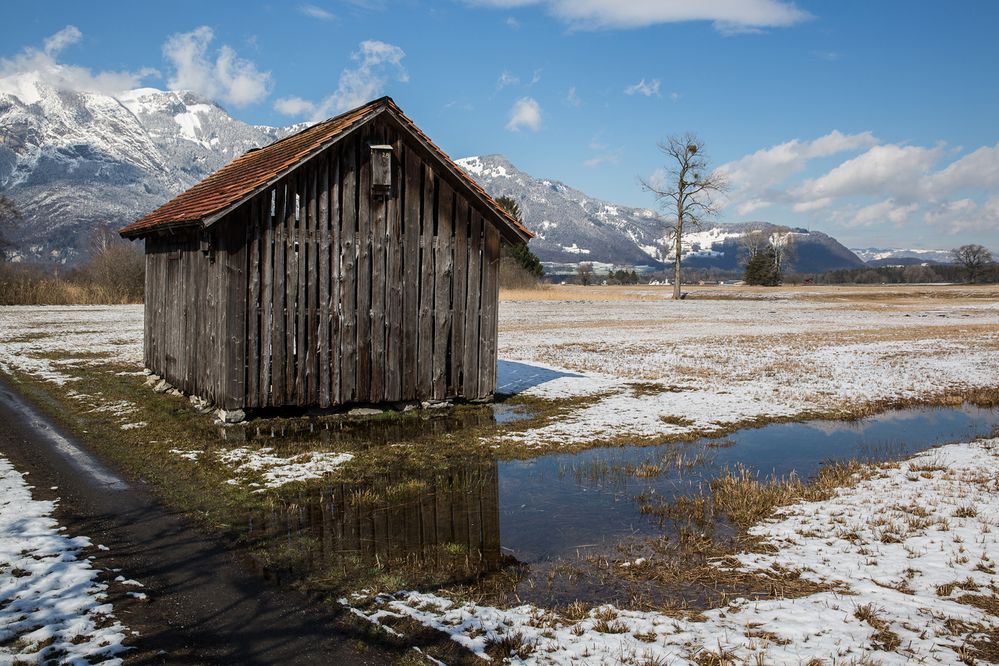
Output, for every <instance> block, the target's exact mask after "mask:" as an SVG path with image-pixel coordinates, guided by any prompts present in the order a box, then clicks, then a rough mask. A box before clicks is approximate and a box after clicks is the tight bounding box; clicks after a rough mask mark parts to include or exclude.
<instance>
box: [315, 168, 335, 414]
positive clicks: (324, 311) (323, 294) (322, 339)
mask: <svg viewBox="0 0 999 666" xmlns="http://www.w3.org/2000/svg"><path fill="white" fill-rule="evenodd" d="M318 183H319V184H318V187H319V220H318V223H317V225H316V227H317V230H318V232H319V265H318V275H316V276H315V277H316V278H317V279H318V280H319V317H318V319H317V322H316V325H317V327H318V330H317V331H316V334H317V335H316V346H315V350H316V353H317V355H318V359H319V366H318V372H319V377H318V380H319V385H318V398H319V406H320V407H329V406H330V380H331V377H330V283H331V281H332V275H331V271H330V231H331V229H330V206H329V199H330V169H329V155H328V154H327V155H325V156H323V157H322V161H321V162H320V163H319V175H318Z"/></svg>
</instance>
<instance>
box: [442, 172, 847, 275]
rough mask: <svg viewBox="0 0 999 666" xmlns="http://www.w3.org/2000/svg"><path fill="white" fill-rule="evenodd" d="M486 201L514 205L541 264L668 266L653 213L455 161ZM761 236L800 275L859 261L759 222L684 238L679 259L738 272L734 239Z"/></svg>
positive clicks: (662, 229) (809, 235)
mask: <svg viewBox="0 0 999 666" xmlns="http://www.w3.org/2000/svg"><path fill="white" fill-rule="evenodd" d="M457 162H458V164H459V165H460V166H461V167H462V168H464V169H465V170H466V171H467V172H468V173H469V174H470V175H471V176H472V177H473V178H475V179H476V180H477V181H478V182H479V183H480V184H481V185H482V186H483V187H484V188H485V189H486V191H487V192H489V193H490V194H491V195H493V196H508V197H512V198H513V199H515V200H516V201H517V202H518V204H519V205H520V209H521V212H522V213H523V217H524V222H525V223H526V224H527V226H528V228H530V229H531V231H533V232H534V233H535V234H537V237H536V238H534V239H533V240H532V241H531V249H532V250H533V251H534V252H535V253H536V254H537V255H538V256H539V257H540V258H541V260H542V261H545V262H552V263H570V262H572V263H574V262H581V261H595V262H601V263H610V264H618V265H653V266H658V265H661V264H663V263H664V262H672V256H673V249H672V247H667V246H666V241H665V239H666V235H667V231H668V227H669V224H668V222H667V221H666V220H665V219H663V218H662V217H661V216H660V215H658V214H657V213H656V212H655V211H653V210H651V209H647V208H628V207H626V206H618V205H614V204H610V203H607V202H605V201H601V200H600V199H595V198H593V197H590V196H588V195H586V194H584V193H583V192H580V191H579V190H576V189H573V188H571V187H569V186H567V185H565V184H564V183H561V182H559V181H556V180H547V179H538V178H535V177H533V176H531V175H529V174H527V173H524V172H523V171H520V170H519V169H517V168H516V167H515V166H514V165H513V164H511V163H510V162H509V161H508V160H507V159H506V158H504V157H503V156H501V155H487V156H482V157H466V158H464V159H460V160H457ZM753 231H760V232H763V233H765V234H766V235H767V236H768V237H769V236H771V235H774V234H777V235H779V236H780V237H781V238H784V237H789V238H790V239H791V242H792V243H793V245H794V248H795V249H794V257H795V258H794V259H793V260H792V264H791V265H792V267H793V268H795V269H797V270H801V271H807V272H814V271H825V270H833V269H837V268H856V267H859V266H863V265H864V263H863V261H861V260H860V259H858V258H857V256H856V255H854V254H853V253H852V252H850V250H848V249H847V248H845V247H844V246H843V245H841V244H840V243H838V242H837V241H836V240H835V239H834V238H831V237H829V236H827V235H825V234H823V233H820V232H816V231H808V230H807V229H789V228H787V227H779V226H776V225H772V224H768V223H766V222H745V223H740V224H718V225H716V226H713V227H709V228H702V229H699V230H697V231H694V232H691V233H687V234H685V235H684V239H683V245H684V248H683V257H684V259H685V261H686V262H687V265H689V266H692V267H715V268H721V269H727V270H737V269H738V268H739V266H740V263H739V262H740V259H739V255H740V247H741V238H742V237H743V236H744V235H745V234H746V233H749V232H753Z"/></svg>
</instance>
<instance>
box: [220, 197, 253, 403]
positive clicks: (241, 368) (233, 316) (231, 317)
mask: <svg viewBox="0 0 999 666" xmlns="http://www.w3.org/2000/svg"><path fill="white" fill-rule="evenodd" d="M233 217H234V219H232V220H230V221H229V222H228V224H227V226H228V234H227V235H228V245H229V257H228V264H227V269H228V271H227V272H228V283H227V285H226V304H225V307H226V310H227V311H228V317H227V319H228V328H227V330H226V333H227V335H228V337H229V344H228V345H227V347H226V350H225V352H226V354H228V355H229V374H228V376H227V378H226V381H227V383H228V391H227V392H228V401H227V403H226V405H227V407H228V408H229V409H243V408H244V407H246V337H247V335H246V306H247V303H246V293H247V288H246V286H247V285H246V278H247V275H246V274H247V269H246V267H247V256H246V251H247V244H246V225H248V224H249V223H250V220H249V217H250V210H249V206H243V207H242V208H240V209H237V214H235V215H234V216H233Z"/></svg>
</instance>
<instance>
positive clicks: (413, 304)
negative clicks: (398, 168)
mask: <svg viewBox="0 0 999 666" xmlns="http://www.w3.org/2000/svg"><path fill="white" fill-rule="evenodd" d="M402 150H404V151H405V152H404V153H403V152H400V155H401V156H402V158H403V162H404V170H405V177H404V178H403V179H402V199H403V208H404V210H403V213H402V227H403V240H402V244H403V294H402V301H403V307H402V338H403V340H402V399H403V400H415V399H416V398H418V397H419V395H418V394H417V391H416V380H417V369H418V368H417V362H416V354H417V339H418V338H419V330H420V329H419V321H420V200H421V194H420V166H421V164H422V162H421V161H420V160H419V159H418V158H417V157H416V155H415V154H414V153H412V152H409V151H408V150H406V149H405V147H403V149H402Z"/></svg>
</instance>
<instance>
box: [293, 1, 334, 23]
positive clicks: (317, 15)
mask: <svg viewBox="0 0 999 666" xmlns="http://www.w3.org/2000/svg"><path fill="white" fill-rule="evenodd" d="M298 11H299V12H301V13H302V14H305V15H306V16H308V17H310V18H314V19H319V20H320V21H332V20H333V19H335V18H336V15H335V14H333V12H330V11H327V10H325V9H323V8H322V7H319V6H318V5H308V4H306V5H299V6H298Z"/></svg>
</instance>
